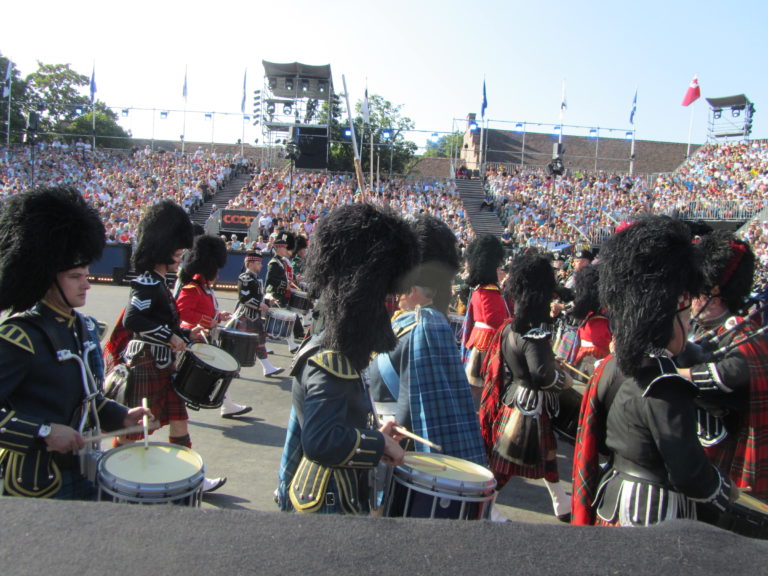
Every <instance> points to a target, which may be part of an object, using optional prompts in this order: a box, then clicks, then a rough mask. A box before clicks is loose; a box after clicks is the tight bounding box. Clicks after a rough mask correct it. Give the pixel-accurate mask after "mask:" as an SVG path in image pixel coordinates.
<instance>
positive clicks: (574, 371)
mask: <svg viewBox="0 0 768 576" xmlns="http://www.w3.org/2000/svg"><path fill="white" fill-rule="evenodd" d="M560 364H562V365H563V366H565V367H566V368H568V370H570V371H571V372H573V373H574V374H578V375H579V376H581V377H582V378H585V379H587V380H589V374H584V372H582V371H581V370H579V369H577V368H576V367H574V366H571V365H570V364H568V362H566V361H565V360H562V359H561V360H560Z"/></svg>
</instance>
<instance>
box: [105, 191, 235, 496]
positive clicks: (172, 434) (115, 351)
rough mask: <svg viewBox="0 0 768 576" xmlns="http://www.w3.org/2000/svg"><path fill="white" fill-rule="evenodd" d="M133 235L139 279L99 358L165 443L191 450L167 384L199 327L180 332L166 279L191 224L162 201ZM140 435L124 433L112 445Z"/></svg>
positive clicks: (211, 483) (214, 485) (215, 485)
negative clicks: (148, 413)
mask: <svg viewBox="0 0 768 576" xmlns="http://www.w3.org/2000/svg"><path fill="white" fill-rule="evenodd" d="M137 236H138V239H137V242H136V248H135V249H134V251H133V256H132V260H133V266H134V269H135V270H136V271H137V272H139V276H137V277H136V278H135V279H134V280H133V281H131V292H130V296H129V301H128V305H127V306H126V308H125V311H124V313H123V314H122V316H121V321H119V322H118V323H117V325H116V326H115V329H114V330H113V331H112V335H111V336H110V342H109V343H108V344H107V346H106V347H105V348H106V350H105V356H106V355H107V354H108V355H109V356H108V357H107V361H108V364H109V363H110V362H112V363H125V364H126V366H127V367H128V370H129V373H130V376H129V379H128V386H126V390H125V397H126V398H130V399H131V400H133V401H134V402H138V401H140V400H141V398H147V399H148V402H149V407H150V409H151V410H152V411H153V413H154V414H155V416H156V417H157V419H158V420H159V421H160V425H161V426H163V425H165V424H168V425H169V430H168V441H169V442H171V443H172V444H179V445H180V446H186V447H188V448H191V447H192V439H191V438H190V435H189V425H188V420H189V414H188V413H187V407H186V405H185V403H184V400H182V398H181V397H180V396H179V395H178V394H177V393H176V391H175V390H174V388H173V385H172V382H173V376H174V373H175V372H176V363H175V360H176V354H177V353H179V352H181V351H182V350H184V349H185V348H186V347H187V344H188V343H189V342H190V341H191V340H193V339H195V340H197V339H200V338H201V334H202V332H203V328H202V327H200V326H195V327H194V328H192V329H191V330H188V329H182V327H181V325H180V321H179V312H178V309H177V308H176V303H175V302H174V300H173V297H172V295H171V292H170V290H169V289H168V285H167V283H166V282H167V278H166V275H167V274H168V273H173V272H176V270H177V269H178V266H179V264H180V263H181V254H182V251H183V249H184V248H190V247H191V246H192V242H193V232H192V223H191V222H190V220H189V216H188V215H187V213H186V212H185V211H184V209H183V208H182V207H181V206H179V205H178V204H176V203H175V202H173V201H171V200H162V201H160V202H158V203H157V204H154V205H153V206H151V207H150V208H149V209H148V210H147V212H146V213H145V214H144V217H143V218H142V220H141V222H140V223H139V230H138V234H137ZM140 437H141V436H140V435H129V436H127V437H124V438H121V439H120V440H119V441H117V442H115V444H116V445H119V444H121V443H124V442H126V441H134V440H137V439H139V438H140ZM226 481H227V479H226V477H223V476H222V477H220V478H206V479H205V480H204V482H203V492H204V493H206V492H213V491H214V490H218V489H219V488H221V487H222V486H223V485H224V483H225V482H226Z"/></svg>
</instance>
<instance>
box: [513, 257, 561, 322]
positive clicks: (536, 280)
mask: <svg viewBox="0 0 768 576" xmlns="http://www.w3.org/2000/svg"><path fill="white" fill-rule="evenodd" d="M555 285H556V282H555V272H554V270H553V268H552V264H551V262H550V260H549V257H548V256H547V255H545V254H543V253H541V252H540V251H538V250H528V251H526V252H525V253H523V254H520V255H519V256H517V257H516V258H515V259H514V260H513V261H512V265H511V266H510V270H509V282H508V287H509V293H510V295H511V296H512V299H513V300H514V302H515V313H514V318H515V320H514V326H513V328H514V330H515V331H516V332H519V333H521V334H524V333H525V332H527V331H528V330H530V329H531V328H538V327H539V326H540V325H541V324H543V323H548V322H550V316H549V303H550V302H551V301H552V297H553V295H554V293H555Z"/></svg>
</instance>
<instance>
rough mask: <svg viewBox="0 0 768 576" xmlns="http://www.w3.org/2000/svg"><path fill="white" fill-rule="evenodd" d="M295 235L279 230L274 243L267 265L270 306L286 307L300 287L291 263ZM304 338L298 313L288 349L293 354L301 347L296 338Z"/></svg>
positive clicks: (267, 298) (290, 334)
mask: <svg viewBox="0 0 768 576" xmlns="http://www.w3.org/2000/svg"><path fill="white" fill-rule="evenodd" d="M295 241H296V240H295V236H294V234H293V233H292V232H284V231H283V232H279V233H278V234H277V236H276V237H275V239H274V241H273V242H272V245H273V246H274V249H275V255H274V256H273V257H272V259H271V260H270V261H269V264H268V265H267V278H266V281H265V284H266V289H267V294H266V298H265V299H266V301H267V303H268V304H269V305H270V306H277V307H280V308H286V307H287V306H288V303H289V301H290V298H291V290H296V289H297V288H298V287H297V286H296V285H295V284H294V283H293V269H292V268H291V263H290V260H289V258H290V254H291V252H290V251H291V249H293V246H294V245H295V244H294V243H295ZM295 339H298V340H303V339H304V326H303V325H302V321H301V318H300V317H299V315H298V314H296V316H295V318H294V322H293V330H292V332H289V334H288V350H289V351H290V352H291V354H293V353H294V352H296V350H298V349H299V344H297V343H296V340H295Z"/></svg>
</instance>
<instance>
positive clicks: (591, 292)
mask: <svg viewBox="0 0 768 576" xmlns="http://www.w3.org/2000/svg"><path fill="white" fill-rule="evenodd" d="M599 271H600V265H599V264H590V265H589V266H584V267H583V268H580V269H579V270H577V271H576V274H575V275H574V282H573V311H572V314H573V317H574V318H576V319H577V320H584V319H585V318H586V317H587V316H588V315H589V313H590V312H592V313H597V312H598V311H599V310H600V288H599V285H598V280H599V278H600V272H599Z"/></svg>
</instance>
